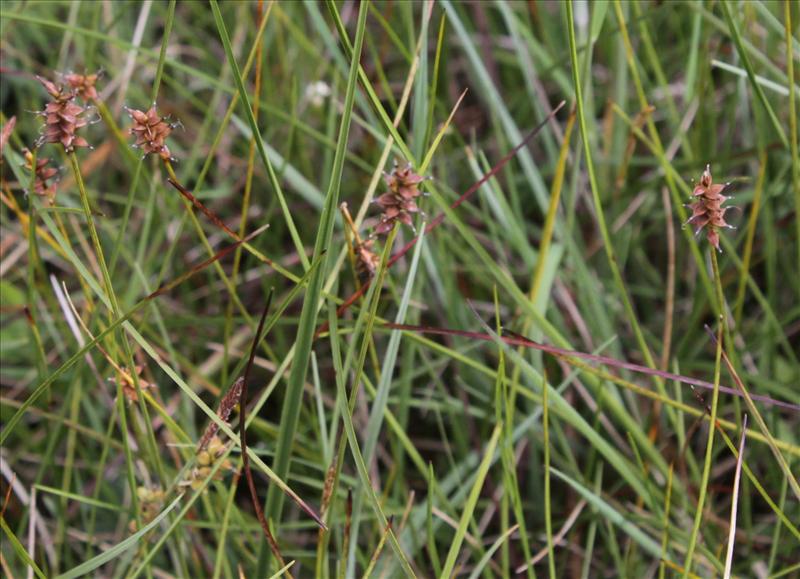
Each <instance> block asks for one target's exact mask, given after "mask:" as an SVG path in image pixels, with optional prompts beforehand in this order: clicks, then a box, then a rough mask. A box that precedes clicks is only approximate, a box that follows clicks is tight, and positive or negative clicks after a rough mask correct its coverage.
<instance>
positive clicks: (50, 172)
mask: <svg viewBox="0 0 800 579" xmlns="http://www.w3.org/2000/svg"><path fill="white" fill-rule="evenodd" d="M22 155H23V157H24V158H25V168H26V169H27V170H28V171H31V172H32V173H34V177H33V192H34V193H35V194H36V195H39V196H41V197H44V198H45V199H47V202H48V204H49V205H54V204H55V198H56V183H55V181H53V182H49V181H50V179H53V178H54V177H55V176H56V175H58V169H55V168H54V167H49V166H48V165H49V164H50V159H46V158H37V159H36V166H35V167H34V166H33V153H31V152H30V151H29V150H28V149H23V151H22Z"/></svg>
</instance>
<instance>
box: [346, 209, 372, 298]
mask: <svg viewBox="0 0 800 579" xmlns="http://www.w3.org/2000/svg"><path fill="white" fill-rule="evenodd" d="M339 209H340V210H341V212H342V216H343V217H344V220H345V221H346V222H347V226H348V227H349V229H350V235H351V236H352V240H351V238H350V237H348V241H351V242H352V244H353V257H354V258H355V270H356V275H358V279H359V280H361V281H362V282H365V281H366V280H368V279H370V278H371V277H372V276H373V275H375V271H376V270H377V269H378V264H379V263H380V262H381V258H380V256H379V255H377V254H376V253H375V252H374V251H373V250H372V245H373V244H374V242H375V240H374V239H361V235H359V233H358V228H357V227H356V224H355V222H354V221H353V217H352V216H351V215H350V210H349V209H348V208H347V203H342V204H341V205H339Z"/></svg>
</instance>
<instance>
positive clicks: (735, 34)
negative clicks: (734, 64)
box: [720, 0, 794, 149]
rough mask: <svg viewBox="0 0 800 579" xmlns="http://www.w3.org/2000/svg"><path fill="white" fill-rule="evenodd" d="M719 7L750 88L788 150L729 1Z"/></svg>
mask: <svg viewBox="0 0 800 579" xmlns="http://www.w3.org/2000/svg"><path fill="white" fill-rule="evenodd" d="M720 6H722V13H723V14H724V15H725V21H726V22H727V23H728V30H729V31H730V35H731V38H732V39H733V43H734V44H735V45H736V51H737V52H738V53H739V58H741V59H742V64H743V65H744V69H745V70H746V71H747V77H748V79H749V80H750V86H751V87H752V89H753V91H754V92H755V93H756V96H757V97H758V100H759V101H761V105H762V106H763V107H764V110H766V111H767V116H768V117H769V120H770V122H771V123H772V127H773V128H774V129H775V132H776V133H778V137H779V138H780V140H781V142H782V143H783V146H784V147H786V148H787V149H788V148H789V139H788V138H787V137H786V132H785V131H784V130H783V125H781V122H780V121H779V120H778V116H777V115H776V114H775V111H774V110H773V108H772V105H771V104H770V103H769V100H767V95H765V94H764V88H763V87H762V86H761V83H759V82H758V79H756V73H755V71H754V70H753V65H752V63H751V62H750V55H749V54H748V52H747V51H746V50H745V48H744V45H743V44H742V36H741V34H740V33H739V27H738V26H736V21H735V20H734V18H733V14H731V8H730V5H729V1H728V0H723V1H722V2H720ZM788 23H789V22H788V21H787V23H786V24H787V25H788ZM791 62H792V60H791V58H790V59H789V63H791ZM792 68H793V67H792V66H790V69H792ZM790 90H791V87H790ZM789 100H790V103H791V106H792V108H794V99H792V98H790V99H789Z"/></svg>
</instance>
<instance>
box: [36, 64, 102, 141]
mask: <svg viewBox="0 0 800 579" xmlns="http://www.w3.org/2000/svg"><path fill="white" fill-rule="evenodd" d="M36 78H38V79H39V82H41V83H42V86H44V88H45V90H46V91H47V92H48V94H49V95H50V97H51V98H52V99H53V100H52V101H50V102H49V103H47V106H45V109H44V111H42V112H40V113H39V114H40V115H41V116H43V117H44V119H45V125H44V130H43V131H42V135H41V137H39V140H38V141H37V142H36V146H37V147H39V146H41V145H43V144H45V143H60V144H61V145H63V146H64V150H65V151H66V152H67V153H71V152H72V151H74V150H75V147H88V146H89V143H88V142H87V141H86V139H84V138H83V137H79V136H77V135H76V134H75V131H77V130H78V129H80V128H82V127H85V126H86V125H87V124H88V123H89V120H88V119H87V118H86V113H87V111H88V109H87V108H86V107H84V106H81V105H79V104H78V103H76V102H75V97H76V96H77V94H78V93H77V92H75V91H73V90H69V89H65V88H64V87H63V86H59V85H57V84H55V83H54V82H51V81H49V80H47V79H45V78H42V77H39V76H37V77H36Z"/></svg>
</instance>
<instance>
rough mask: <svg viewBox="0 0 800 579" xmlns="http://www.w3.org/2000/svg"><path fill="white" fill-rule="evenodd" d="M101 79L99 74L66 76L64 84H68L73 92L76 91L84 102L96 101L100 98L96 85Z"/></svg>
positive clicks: (72, 74)
mask: <svg viewBox="0 0 800 579" xmlns="http://www.w3.org/2000/svg"><path fill="white" fill-rule="evenodd" d="M99 77H100V74H99V73H95V74H75V73H71V74H65V75H64V82H66V83H67V84H68V85H69V86H70V88H71V89H72V90H74V91H75V92H76V93H77V95H78V96H79V97H81V98H82V99H83V100H84V102H87V103H88V102H89V101H96V100H97V99H98V98H99V96H98V94H97V89H96V88H95V86H94V85H95V84H97V79H98V78H99Z"/></svg>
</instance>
